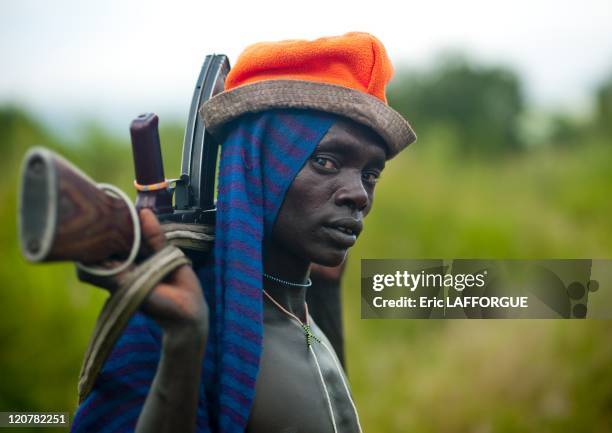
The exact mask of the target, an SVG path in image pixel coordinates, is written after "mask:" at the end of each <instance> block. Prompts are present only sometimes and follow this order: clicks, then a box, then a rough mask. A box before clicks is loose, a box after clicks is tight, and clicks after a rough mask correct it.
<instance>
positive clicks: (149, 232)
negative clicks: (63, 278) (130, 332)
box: [77, 209, 208, 334]
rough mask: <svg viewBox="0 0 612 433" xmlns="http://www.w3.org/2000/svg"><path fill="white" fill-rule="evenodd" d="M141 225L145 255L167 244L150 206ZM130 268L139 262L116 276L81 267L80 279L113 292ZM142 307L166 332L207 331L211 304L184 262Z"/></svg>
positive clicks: (134, 269)
mask: <svg viewBox="0 0 612 433" xmlns="http://www.w3.org/2000/svg"><path fill="white" fill-rule="evenodd" d="M140 225H141V228H142V239H143V246H142V249H141V251H144V255H145V258H146V257H148V256H150V255H152V254H154V253H156V252H157V251H159V250H161V249H162V248H164V247H165V246H166V238H165V236H164V234H163V232H162V230H161V226H160V224H159V221H158V220H157V217H156V216H155V214H154V213H153V212H152V211H151V210H149V209H142V210H141V211H140ZM117 264H118V262H116V261H107V262H104V263H103V264H102V265H103V266H106V267H108V268H112V267H114V266H117ZM130 272H138V269H137V265H133V266H132V267H131V268H130V269H128V270H126V271H124V272H122V273H120V274H118V275H116V276H114V277H96V276H92V275H90V274H88V273H86V272H83V271H81V270H78V272H77V274H78V277H79V279H80V280H81V281H84V282H87V283H90V284H93V285H95V286H98V287H101V288H104V289H106V290H108V291H109V292H111V293H114V292H115V291H116V290H117V289H118V288H119V287H120V285H121V284H122V282H124V281H125V279H126V277H127V275H128V274H129V273H130ZM141 309H142V311H143V312H144V313H145V314H147V315H148V316H150V317H151V318H152V319H153V320H155V321H156V322H157V323H158V324H159V325H160V326H161V327H162V329H163V330H164V331H165V332H166V333H170V334H173V333H176V332H178V333H184V332H185V331H189V332H196V333H204V334H206V333H207V332H206V331H207V329H208V304H207V303H206V301H205V299H204V295H203V293H202V288H201V287H200V282H199V280H198V277H197V276H196V274H195V272H194V271H193V269H192V268H191V266H188V265H183V266H181V267H179V268H177V269H176V270H174V271H173V272H172V273H170V274H169V275H168V276H167V277H166V278H164V280H163V281H162V282H160V283H159V284H158V285H157V286H155V288H154V289H153V290H152V291H151V293H150V294H149V296H148V297H147V298H146V299H145V300H144V302H143V304H142V306H141Z"/></svg>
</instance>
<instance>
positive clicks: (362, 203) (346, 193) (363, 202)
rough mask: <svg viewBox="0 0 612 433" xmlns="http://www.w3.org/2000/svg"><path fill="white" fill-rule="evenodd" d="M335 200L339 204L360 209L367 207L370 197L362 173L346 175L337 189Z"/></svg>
mask: <svg viewBox="0 0 612 433" xmlns="http://www.w3.org/2000/svg"><path fill="white" fill-rule="evenodd" d="M335 202H336V204H337V205H338V206H348V207H350V208H351V209H356V210H359V211H363V210H364V209H365V208H367V206H368V204H369V202H370V197H369V196H368V192H367V191H366V190H365V188H364V187H363V182H362V180H361V173H359V175H351V176H346V177H345V179H343V182H342V185H341V186H340V188H339V189H338V191H336V197H335Z"/></svg>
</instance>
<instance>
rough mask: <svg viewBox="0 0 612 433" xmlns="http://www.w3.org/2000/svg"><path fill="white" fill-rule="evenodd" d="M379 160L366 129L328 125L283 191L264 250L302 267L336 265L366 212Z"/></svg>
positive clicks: (379, 148) (381, 154) (381, 152)
mask: <svg viewBox="0 0 612 433" xmlns="http://www.w3.org/2000/svg"><path fill="white" fill-rule="evenodd" d="M385 159H386V152H385V147H384V143H383V141H382V139H381V138H380V137H379V136H378V135H376V134H375V133H374V132H373V131H371V130H370V129H369V128H367V127H365V126H363V125H361V124H358V123H356V122H353V121H351V120H348V119H344V118H342V119H340V120H339V121H338V122H336V123H335V124H334V125H332V127H331V128H330V129H329V131H328V132H327V134H326V135H325V136H324V137H323V139H322V140H321V142H320V143H319V145H318V146H317V148H316V149H315V151H314V152H313V153H312V155H311V156H310V158H309V159H308V160H307V161H306V163H305V164H304V167H303V168H302V169H301V170H300V172H299V173H298V175H297V176H296V178H295V179H294V181H293V183H292V184H291V186H290V187H289V190H288V191H287V194H286V196H285V200H284V202H283V204H282V206H281V209H280V211H279V213H278V217H277V219H276V223H275V225H274V229H273V231H272V242H271V245H270V246H271V247H272V248H275V249H277V250H278V249H279V248H280V249H281V250H284V251H285V252H286V253H288V254H292V255H294V256H295V257H296V258H297V259H299V260H303V261H309V262H314V263H318V264H321V265H325V266H336V265H339V264H340V263H342V261H343V260H344V258H345V256H346V253H347V251H348V249H349V248H350V247H351V246H353V244H354V243H355V241H356V240H357V237H358V236H359V234H360V232H361V230H362V228H363V223H362V220H363V218H364V217H365V216H366V215H367V214H368V212H369V211H370V209H371V208H372V201H373V199H374V187H375V184H376V181H377V180H378V177H379V176H380V174H381V172H382V170H383V168H384V166H385Z"/></svg>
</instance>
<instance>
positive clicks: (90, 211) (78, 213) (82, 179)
mask: <svg viewBox="0 0 612 433" xmlns="http://www.w3.org/2000/svg"><path fill="white" fill-rule="evenodd" d="M19 198H20V201H19V239H20V244H21V251H22V253H23V255H24V256H25V257H26V258H27V259H28V260H30V261H32V262H52V261H79V262H82V263H85V264H92V263H96V262H100V261H102V260H105V259H108V258H118V259H121V258H125V257H126V256H127V253H128V252H129V250H130V248H131V245H132V241H133V238H134V233H133V224H132V219H131V217H130V213H129V209H128V207H127V205H126V203H125V202H124V201H123V200H122V199H121V198H119V197H115V196H114V195H110V194H108V193H106V192H104V191H103V190H101V189H100V188H99V187H98V186H97V185H96V183H95V182H94V181H92V180H91V179H90V178H89V177H87V176H86V175H85V174H84V173H83V172H81V171H80V170H79V169H78V168H76V167H75V166H74V165H72V164H71V163H70V162H68V161H66V160H65V159H64V158H62V157H61V156H59V155H57V154H56V153H54V152H52V151H50V150H47V149H44V148H40V147H39V148H34V149H32V150H30V151H29V152H28V154H27V155H26V157H25V160H24V163H23V166H22V173H21V191H20V197H19Z"/></svg>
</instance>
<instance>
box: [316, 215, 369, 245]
mask: <svg viewBox="0 0 612 433" xmlns="http://www.w3.org/2000/svg"><path fill="white" fill-rule="evenodd" d="M325 228H326V229H327V232H328V233H329V235H330V236H331V237H332V239H334V240H335V241H336V242H338V243H340V244H342V245H344V246H346V247H351V246H353V245H354V244H355V241H356V240H357V237H358V236H359V234H360V233H361V230H363V223H362V222H361V221H360V220H357V219H355V218H339V219H337V220H334V221H331V222H330V223H328V224H325Z"/></svg>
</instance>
